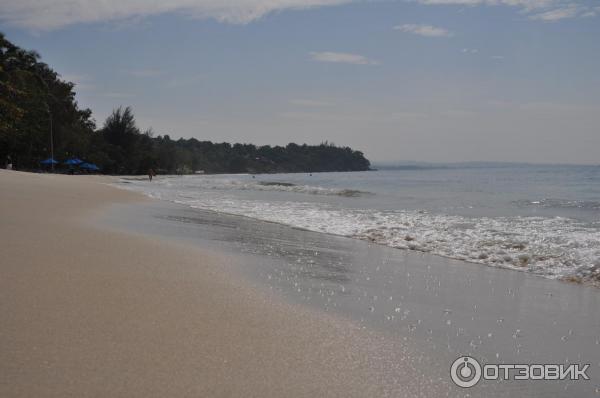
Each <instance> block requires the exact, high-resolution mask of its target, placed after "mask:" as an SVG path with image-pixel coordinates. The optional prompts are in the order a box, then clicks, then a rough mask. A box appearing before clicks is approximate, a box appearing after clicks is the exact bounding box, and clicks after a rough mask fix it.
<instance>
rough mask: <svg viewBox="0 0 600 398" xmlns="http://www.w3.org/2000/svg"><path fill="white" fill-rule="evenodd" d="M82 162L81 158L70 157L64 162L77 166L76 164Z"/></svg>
mask: <svg viewBox="0 0 600 398" xmlns="http://www.w3.org/2000/svg"><path fill="white" fill-rule="evenodd" d="M81 163H83V160H81V159H77V158H71V159H69V160H65V163H64V164H67V165H69V166H77V165H78V164H81Z"/></svg>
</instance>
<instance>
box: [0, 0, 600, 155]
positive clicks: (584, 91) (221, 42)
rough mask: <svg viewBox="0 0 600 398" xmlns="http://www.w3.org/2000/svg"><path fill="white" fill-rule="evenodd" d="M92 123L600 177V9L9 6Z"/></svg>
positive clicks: (280, 1)
mask: <svg viewBox="0 0 600 398" xmlns="http://www.w3.org/2000/svg"><path fill="white" fill-rule="evenodd" d="M0 31H2V32H4V33H5V34H6V36H7V38H8V39H9V40H11V41H13V42H14V43H15V44H17V45H19V46H22V47H24V48H27V49H34V50H36V51H38V52H39V53H40V54H41V56H42V60H43V61H44V62H46V63H48V64H49V65H50V66H51V67H52V68H53V69H55V70H56V71H57V72H58V73H60V74H61V76H62V77H63V78H64V79H65V80H69V81H72V82H74V83H75V84H76V88H75V90H76V92H77V100H78V102H79V104H80V106H81V107H89V108H90V109H92V111H93V115H94V118H95V120H96V122H97V125H98V126H99V127H101V126H102V124H103V121H104V120H105V118H106V117H107V116H108V115H109V114H110V112H111V111H112V110H113V109H114V108H116V107H118V106H120V105H123V106H131V107H132V108H133V110H134V113H135V115H136V119H137V121H138V125H139V126H140V128H141V129H143V130H145V129H147V128H150V127H152V129H153V131H154V132H155V134H169V135H170V136H171V138H179V137H185V138H188V137H196V138H197V139H200V140H212V141H216V142H222V141H229V142H243V143H254V144H257V145H264V144H270V145H285V144H287V143H288V142H297V143H308V144H319V143H321V142H323V141H325V140H327V141H329V142H334V143H335V144H337V145H343V146H350V147H352V148H355V149H359V150H362V151H363V152H364V153H365V155H366V156H367V158H369V159H370V160H371V161H374V162H395V161H408V160H410V161H426V162H453V161H460V162H462V161H516V162H532V163H578V164H584V163H585V164H588V163H589V164H600V72H599V71H600V0H118V1H117V0H104V1H94V0H43V1H40V0H0Z"/></svg>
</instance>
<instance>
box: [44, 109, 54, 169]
mask: <svg viewBox="0 0 600 398" xmlns="http://www.w3.org/2000/svg"><path fill="white" fill-rule="evenodd" d="M46 105H47V104H46ZM48 116H49V117H50V159H52V161H51V162H50V167H51V169H52V172H54V134H53V132H52V113H51V112H50V107H48Z"/></svg>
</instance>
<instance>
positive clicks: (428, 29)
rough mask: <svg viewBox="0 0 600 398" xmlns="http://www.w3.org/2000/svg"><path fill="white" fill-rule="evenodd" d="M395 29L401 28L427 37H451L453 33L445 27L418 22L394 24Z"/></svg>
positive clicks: (403, 30)
mask: <svg viewBox="0 0 600 398" xmlns="http://www.w3.org/2000/svg"><path fill="white" fill-rule="evenodd" d="M394 29H395V30H400V31H402V32H406V33H412V34H415V35H419V36H425V37H449V36H452V33H450V32H448V31H447V30H446V29H444V28H439V27H435V26H431V25H418V24H412V23H409V24H404V25H398V26H394Z"/></svg>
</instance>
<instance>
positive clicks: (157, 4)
mask: <svg viewBox="0 0 600 398" xmlns="http://www.w3.org/2000/svg"><path fill="white" fill-rule="evenodd" d="M352 1H355V0H103V1H98V0H44V1H40V0H17V1H15V0H0V21H2V22H5V23H9V24H11V25H16V26H21V27H26V28H29V29H34V30H49V29H56V28H61V27H63V26H67V25H72V24H77V23H92V22H103V21H119V20H120V21H122V20H127V19H130V18H139V17H147V16H151V15H158V14H165V13H179V14H183V15H186V16H189V17H192V18H214V19H216V20H218V21H221V22H228V23H234V24H245V23H249V22H252V21H254V20H256V19H259V18H261V17H262V16H264V15H266V14H268V13H271V12H276V11H283V10H299V9H307V8H313V7H321V6H334V5H340V4H345V3H350V2H352Z"/></svg>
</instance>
